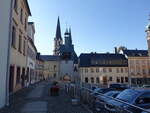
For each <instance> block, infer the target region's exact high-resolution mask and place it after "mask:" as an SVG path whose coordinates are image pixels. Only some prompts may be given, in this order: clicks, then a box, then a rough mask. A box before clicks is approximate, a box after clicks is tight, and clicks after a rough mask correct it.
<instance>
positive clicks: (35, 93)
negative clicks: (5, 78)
mask: <svg viewBox="0 0 150 113" xmlns="http://www.w3.org/2000/svg"><path fill="white" fill-rule="evenodd" d="M50 86H51V83H50V82H48V81H44V82H41V83H38V84H35V85H32V86H30V87H29V88H24V89H23V90H20V91H19V92H17V93H15V94H14V95H13V96H11V105H10V106H9V107H7V108H4V109H3V110H0V113H89V112H88V111H87V110H85V109H84V108H83V107H81V106H80V105H78V106H73V105H72V104H71V98H70V97H69V96H68V95H67V94H66V93H65V91H64V90H63V89H61V91H60V95H59V96H54V97H53V96H50V95H49V88H50Z"/></svg>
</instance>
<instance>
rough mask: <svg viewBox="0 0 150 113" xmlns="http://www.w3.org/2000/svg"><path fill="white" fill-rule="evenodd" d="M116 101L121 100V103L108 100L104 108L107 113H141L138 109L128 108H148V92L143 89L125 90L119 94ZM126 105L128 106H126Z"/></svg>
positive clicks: (149, 93)
mask: <svg viewBox="0 0 150 113" xmlns="http://www.w3.org/2000/svg"><path fill="white" fill-rule="evenodd" d="M116 99H118V100H121V101H122V102H119V101H116V100H110V101H108V102H107V104H106V105H105V108H106V109H107V110H108V111H109V112H114V113H118V112H121V111H122V112H123V113H128V112H129V113H141V112H142V110H140V109H139V108H136V107H133V106H130V105H128V104H132V105H135V106H138V107H141V108H144V109H148V108H150V90H145V89H126V90H124V91H123V92H121V93H120V94H119V95H118V96H117V97H116ZM126 103H128V104H126Z"/></svg>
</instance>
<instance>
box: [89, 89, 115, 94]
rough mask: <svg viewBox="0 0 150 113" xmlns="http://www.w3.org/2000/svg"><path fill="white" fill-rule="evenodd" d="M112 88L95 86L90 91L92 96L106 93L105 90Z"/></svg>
mask: <svg viewBox="0 0 150 113" xmlns="http://www.w3.org/2000/svg"><path fill="white" fill-rule="evenodd" d="M112 90H114V89H112V88H96V89H95V90H94V91H93V92H92V93H91V95H92V96H97V95H99V93H100V94H104V93H107V92H109V91H112Z"/></svg>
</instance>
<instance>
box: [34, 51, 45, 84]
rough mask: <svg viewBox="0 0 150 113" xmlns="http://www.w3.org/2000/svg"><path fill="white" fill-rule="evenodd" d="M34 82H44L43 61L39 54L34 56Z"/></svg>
mask: <svg viewBox="0 0 150 113" xmlns="http://www.w3.org/2000/svg"><path fill="white" fill-rule="evenodd" d="M35 75H36V76H35V81H36V82H38V81H40V80H45V76H44V61H43V60H42V59H41V58H40V53H37V55H36V65H35Z"/></svg>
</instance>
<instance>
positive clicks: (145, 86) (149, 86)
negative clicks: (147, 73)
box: [142, 85, 150, 88]
mask: <svg viewBox="0 0 150 113" xmlns="http://www.w3.org/2000/svg"><path fill="white" fill-rule="evenodd" d="M142 88H150V85H143V86H142Z"/></svg>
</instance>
